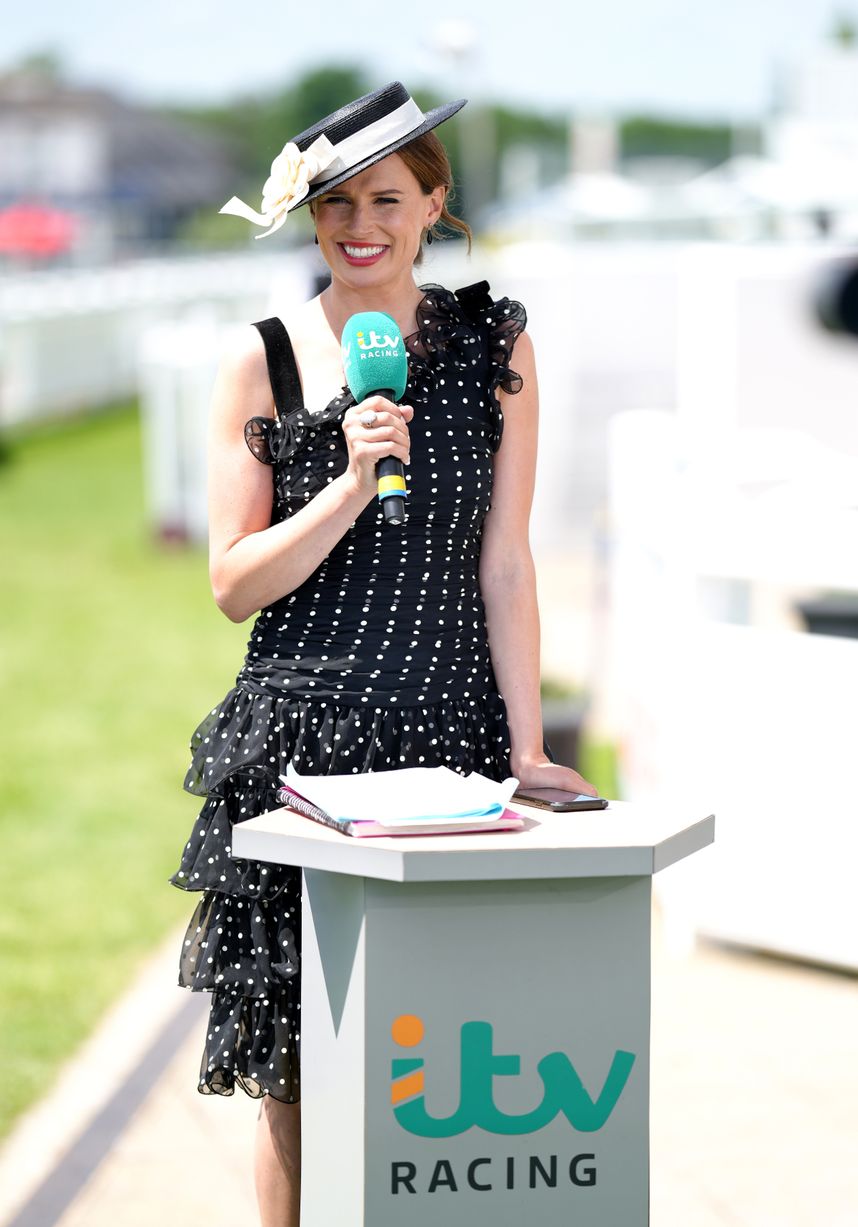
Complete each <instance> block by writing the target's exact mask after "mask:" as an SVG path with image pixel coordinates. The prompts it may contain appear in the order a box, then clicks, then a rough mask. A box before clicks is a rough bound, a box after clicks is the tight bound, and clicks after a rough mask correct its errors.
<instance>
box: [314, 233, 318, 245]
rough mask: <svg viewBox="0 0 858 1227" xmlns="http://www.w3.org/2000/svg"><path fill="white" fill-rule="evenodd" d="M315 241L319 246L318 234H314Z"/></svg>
mask: <svg viewBox="0 0 858 1227" xmlns="http://www.w3.org/2000/svg"><path fill="white" fill-rule="evenodd" d="M313 242H314V243H315V244H316V246H317V247H318V246H319V236H318V234H315V235H313Z"/></svg>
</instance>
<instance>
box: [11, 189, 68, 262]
mask: <svg viewBox="0 0 858 1227" xmlns="http://www.w3.org/2000/svg"><path fill="white" fill-rule="evenodd" d="M76 234H77V219H76V218H75V217H74V216H73V215H72V214H71V213H64V212H62V210H60V209H54V208H52V207H51V206H50V205H40V204H25V203H23V202H21V203H18V204H13V205H10V206H9V207H8V208H6V209H0V252H7V253H9V254H12V255H27V256H37V257H38V256H45V257H46V256H56V255H59V253H60V252H63V251H67V250H68V249H69V247H71V245H72V243H73V242H74V238H75V235H76Z"/></svg>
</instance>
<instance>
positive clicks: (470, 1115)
mask: <svg viewBox="0 0 858 1227" xmlns="http://www.w3.org/2000/svg"><path fill="white" fill-rule="evenodd" d="M424 1034H425V1027H424V1024H423V1020H422V1019H421V1018H418V1017H417V1016H416V1015H414V1014H401V1015H400V1016H399V1017H398V1018H396V1019H394V1022H393V1025H392V1027H391V1035H392V1038H393V1041H394V1043H395V1044H396V1045H397V1046H398V1047H399V1048H407V1049H415V1048H417V1047H418V1045H419V1044H420V1043H421V1041H422V1040H423V1037H424ZM460 1045H461V1075H460V1077H461V1089H460V1096H459V1106H458V1107H457V1108H456V1110H455V1112H453V1113H452V1114H451V1115H450V1116H441V1117H439V1116H431V1115H430V1114H429V1112H428V1111H427V1110H426V1103H425V1099H424V1090H425V1085H426V1077H427V1075H428V1076H430V1077H431V1072H429V1071H427V1070H426V1069H425V1068H424V1064H425V1063H424V1059H423V1057H419V1056H407V1057H405V1056H400V1057H394V1058H393V1060H392V1062H391V1088H390V1098H391V1104H392V1107H393V1114H394V1116H395V1117H396V1120H397V1121H398V1123H399V1124H400V1125H401V1126H402V1128H403V1129H405V1130H407V1131H408V1133H412V1134H416V1135H417V1136H418V1137H422V1138H451V1137H456V1136H457V1135H458V1134H461V1133H465V1132H466V1131H467V1130H468V1129H472V1128H474V1127H476V1128H478V1129H483V1130H485V1132H486V1133H494V1134H505V1135H507V1136H510V1135H513V1134H516V1135H518V1134H525V1133H535V1132H536V1131H537V1130H539V1129H544V1128H545V1126H546V1125H549V1124H550V1123H551V1122H552V1121H553V1120H554V1119H555V1118H556V1117H557V1116H558V1115H560V1114H561V1113H562V1115H563V1116H565V1117H566V1119H567V1121H568V1122H569V1124H570V1125H571V1126H572V1128H573V1129H576V1130H578V1132H580V1133H595V1132H596V1131H597V1130H599V1129H601V1128H602V1126H603V1125H604V1124H605V1122H606V1121H607V1120H608V1118H609V1117H610V1115H611V1113H612V1112H613V1110H614V1108H615V1107H616V1105H617V1101H618V1100H619V1098H620V1096H621V1095H622V1093H623V1090H624V1089H625V1086H626V1083H627V1082H628V1079H629V1075H630V1073H631V1070H632V1066H633V1065H634V1062H635V1054H634V1053H633V1052H624V1051H623V1050H622V1049H617V1050H616V1051H615V1052H614V1055H613V1059H612V1060H611V1065H610V1069H609V1070H608V1073H607V1076H606V1077H605V1080H604V1083H603V1084H602V1088H601V1090H600V1091H599V1093H598V1095H597V1097H596V1098H593V1096H592V1095H591V1094H590V1092H589V1091H588V1090H587V1088H586V1087H585V1086H584V1084H583V1082H582V1081H581V1078H580V1076H579V1074H578V1071H577V1070H576V1069H575V1066H574V1065H573V1064H572V1062H571V1061H570V1059H569V1057H568V1056H567V1055H566V1053H565V1052H550V1053H548V1055H547V1056H544V1057H543V1058H542V1060H541V1061H539V1063H538V1064H537V1066H536V1070H537V1073H538V1074H539V1077H540V1079H541V1080H542V1087H543V1094H542V1102H541V1103H540V1104H539V1106H538V1107H536V1108H534V1109H532V1111H529V1112H502V1111H501V1110H500V1109H499V1108H498V1107H496V1105H495V1102H494V1097H493V1093H492V1091H493V1079H494V1078H497V1077H520V1076H521V1057H519V1056H515V1055H513V1054H504V1055H501V1054H499V1053H496V1052H495V1051H494V1033H493V1028H492V1025H491V1023H487V1022H466V1023H463V1024H462V1027H461V1033H460Z"/></svg>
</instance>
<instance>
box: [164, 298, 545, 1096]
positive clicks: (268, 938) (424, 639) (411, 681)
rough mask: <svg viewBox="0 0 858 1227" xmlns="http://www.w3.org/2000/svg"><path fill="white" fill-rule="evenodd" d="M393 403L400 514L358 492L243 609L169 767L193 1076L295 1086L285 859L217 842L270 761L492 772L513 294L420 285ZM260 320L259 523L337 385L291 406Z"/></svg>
mask: <svg viewBox="0 0 858 1227" xmlns="http://www.w3.org/2000/svg"><path fill="white" fill-rule="evenodd" d="M420 290H421V292H422V293H423V295H424V297H423V299H422V301H421V303H420V305H419V306H418V310H417V324H418V328H417V331H416V332H415V333H413V334H412V335H411V336H409V337H406V338H405V346H406V350H407V352H408V360H409V379H408V386H407V388H406V391H405V395H404V396H403V403H405V404H410V405H413V406H414V410H415V413H414V421H413V425H412V427H411V464H410V466H409V467H408V468H407V470H406V479H407V483H408V487H409V498H408V502H407V518H406V521H405V523H404V525H402V526H400V527H392V526H388V525H385V524H384V522H383V519H382V515H381V511H380V507H379V504H378V500H377V499H373V501H372V502H371V503H370V504H369V505H368V506H367V507H366V508H365V509H364V511H363V512H361V514H360V515H359V516H358V518H357V520H356V521H355V523H354V524H353V525H352V526H351V528H349V530H348V531H347V532H346V533H345V535H344V536H343V537H342V538H341V539H340V541H339V542H338V543H337V545H336V546H335V547H334V548H333V550H331V552H330V554H329V555H328V556H327V558H325V559H324V561H323V562H322V563H321V565H320V566H319V567H318V568H317V569H316V571H315V572H314V573H313V574H312V575H310V576H309V578H308V579H306V580H305V581H304V583H302V584H301V585H300V587H298V588H296V589H295V590H294V591H293V592H290V593H289V594H288V595H287V596H285V597H282V598H281V599H279V600H277V601H275V602H274V603H273V604H272V605H269V606H268V607H266V608H265V609H263V610H262V611H261V612H260V613H259V615H258V616H257V618H256V621H255V624H254V627H253V631H252V633H251V636H250V641H249V644H248V647H247V655H246V657H245V660H244V664H243V665H242V667H241V669H240V671H239V673H238V676H237V678H236V680H235V685H234V686H233V688H232V689H231V690H230V691H229V692H228V693H227V695H226V696H225V698H224V699H223V701H222V702H221V703H219V704H218V705H217V707H215V708H213V709H212V711H211V712H210V713H209V714H208V716H206V718H205V719H204V720H203V721H202V723H201V724H200V725H199V727H198V728H197V729H196V731H195V732H194V734H193V737H192V740H191V751H192V761H191V766H190V768H189V770H188V773H187V776H186V778H185V781H184V787H185V789H186V790H187V791H188V792H191V793H194V794H196V795H198V796H201V797H204V798H205V802H204V804H203V807H202V810H201V811H200V814H199V817H198V818H197V820H196V822H195V823H194V828H193V831H192V832H191V836H190V839H189V840H188V842H187V844H186V846H185V849H184V852H183V854H182V857H181V864H180V866H179V868H178V869H177V870H176V872H175V873H174V874H173V876H172V877H171V878H170V879H169V881H170V882H171V883H172V884H173V885H174V886H177V887H179V888H180V889H182V890H187V891H198V892H201V896H200V899H199V902H198V903H197V906H196V908H195V910H194V912H193V915H192V917H191V920H190V923H189V925H188V928H187V932H186V934H185V938H184V944H183V947H182V951H181V956H180V962H179V981H178V982H179V984H180V985H181V986H182V987H186V988H189V989H191V990H192V991H208V992H210V993H211V1010H210V1018H209V1026H208V1033H207V1037H206V1041H205V1045H204V1050H203V1057H202V1063H201V1066H200V1078H199V1083H198V1089H199V1091H200V1092H201V1093H202V1094H219V1095H231V1094H232V1093H233V1091H234V1088H235V1086H236V1084H237V1085H238V1086H239V1087H240V1088H241V1089H242V1090H243V1091H245V1092H246V1093H247V1094H249V1095H251V1096H252V1097H254V1098H258V1097H260V1096H262V1095H265V1094H271V1095H273V1096H274V1097H275V1098H277V1099H280V1100H283V1101H285V1102H289V1103H294V1102H297V1101H298V1100H299V1098H300V1075H299V1063H300V1032H301V994H300V957H301V953H300V952H301V871H300V869H299V868H297V867H293V866H286V865H273V864H271V865H266V864H263V863H260V862H257V861H250V860H242V859H238V858H235V859H234V858H232V857H231V856H230V842H231V838H230V833H231V830H232V827H233V825H234V824H235V823H237V822H241V821H243V820H244V819H246V818H250V817H252V816H253V815H255V814H259V813H261V812H263V811H264V810H267V809H271V808H273V807H274V806H276V804H277V802H276V799H275V789H276V787H277V785H278V776H279V774H281V773H283V772H285V769H286V765H287V763H288V762H292V763H293V764H294V766H295V767H296V768H297V769H298V770H299V771H302V772H307V773H312V774H322V773H331V774H347V773H349V772H363V771H385V770H389V769H392V768H397V767H419V766H426V767H433V766H438V765H447V766H449V767H451V768H453V769H455V770H458V771H461V772H463V773H467V772H470V771H479V772H482V773H483V774H485V775H488V776H490V777H492V778H496V779H503V778H505V777H506V776H508V775H509V773H510V772H509V730H508V727H507V720H506V710H505V707H504V703H503V699H502V698H501V696H500V695H499V694H498V691H497V687H496V683H495V679H494V675H493V672H492V665H491V659H490V656H489V645H488V637H487V633H486V624H485V611H484V608H483V602H482V598H481V596H480V591H479V580H478V567H479V557H480V542H481V534H482V525H483V520H484V517H485V515H486V512H487V511H488V509H489V505H490V501H491V492H492V453H493V452H494V451H496V450H497V448H498V446H499V445H500V441H501V434H502V430H503V417H502V413H501V409H500V404H499V402H498V399H497V389H498V388H503V389H504V390H505V391H507V392H513V393H514V392H518V391H520V389H521V386H522V381H521V378H520V376H519V375H517V374H516V373H515V372H514V371H513V370H511V369H510V367H509V358H510V356H511V353H512V349H513V346H514V344H515V340H516V338H517V337H518V336H519V334H520V333H521V332H522V330H523V329H524V327H525V324H526V315H525V311H524V308H523V307H522V305H521V304H520V303H518V302H515V301H511V300H510V299H508V298H502V299H499V300H498V301H494V300H493V299H492V298H491V295H490V293H489V287H488V283H487V282H479V283H477V284H476V285H473V286H467V287H465V288H464V289H462V290H459V291H457V292H456V293H455V294H454V293H451V292H450V291H449V290H446V289H444V288H443V287H441V286H439V285H434V284H430V285H424V286H421V287H420ZM256 327H257V328H259V330H260V333H261V335H262V337H263V340H264V343H265V349H266V356H267V361H268V370H269V375H270V378H271V385H272V391H273V394H274V402H275V407H276V409H277V417H276V418H275V419H269V418H265V417H256V418H252V419H251V420H250V421H249V422H248V423H247V425H246V427H245V438H246V440H247V443H248V446H249V447H250V449H251V451H252V452H253V454H254V455H255V456H256V457H257V459H258V460H260V461H261V462H262V463H264V464H268V465H271V466H272V474H273V484H274V500H273V507H272V517H271V518H272V523H276V522H278V521H280V520H284V519H286V518H288V517H289V516H290V515H293V514H295V513H296V512H298V511H300V509H301V508H302V507H303V506H304V505H305V504H306V503H307V502H308V501H309V500H310V499H312V498H313V497H314V495H315V494H317V493H318V492H319V490H321V489H322V488H323V487H324V486H325V485H326V484H327V483H329V482H330V481H332V480H333V479H334V478H335V477H337V476H338V475H340V474H341V473H343V472H344V471H345V469H346V467H347V463H348V452H347V448H346V442H345V436H344V434H343V431H342V419H343V415H344V414H345V412H346V410H347V409H348V408H349V407H350V406H352V405H353V404H354V403H355V402H354V398H353V397H352V395H351V393H350V392H349V391H348V388H343V390H342V392H341V393H340V394H339V395H338V396H336V397H335V398H334V400H333V401H331V403H330V404H329V405H328V406H327V407H326V408H325V409H324V410H322V411H321V412H311V411H310V410H308V409H307V408H306V407H305V406H304V404H303V399H302V394H301V384H300V379H299V376H298V371H297V367H296V364H295V359H294V356H293V353H292V347H291V343H290V341H289V337H288V334H287V332H286V329H285V328H284V326H283V324H282V323H281V321H280V320H279V319H277V318H276V317H275V318H272V319H267V320H262V321H259V322H258V323H257V324H256Z"/></svg>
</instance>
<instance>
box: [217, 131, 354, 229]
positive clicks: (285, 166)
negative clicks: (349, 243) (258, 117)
mask: <svg viewBox="0 0 858 1227" xmlns="http://www.w3.org/2000/svg"><path fill="white" fill-rule="evenodd" d="M336 158H337V152H336V150H335V149H334V146H333V145H332V144H331V142H330V141H329V140H328V138H327V137H326V136H320V137H317V138H316V140H315V141H313V143H312V145H310V147H309V148H308V149H305V150H304V151H303V152H302V151H301V150H300V149H299V148H298V146H297V145H295V144H294V143H293V142H292V141H289V142H288V144H286V145H284V146H283V149H282V150H281V151H280V153H278V155H277V157H276V158H275V159H274V161H273V162H272V163H271V174H270V175H269V176H268V178H267V179H266V180H265V186H264V187H263V189H262V211H261V212H260V213H257V211H256V210H255V209H251V208H250V206H249V205H246V204H245V203H244V201H243V200H239V198H238V197H237V196H233V197H232V199H231V200H229V201H227V203H226V204H225V205H224V206H223V208H222V209H220V210H218V211H219V212H220V213H232V214H234V215H235V216H236V217H243V218H245V220H246V221H249V222H253V223H254V224H255V225H257V226H267V227H268V229H267V230H266V231H265V233H264V234H257V235H256V236H255V237H256V238H257V239H264V238H267V237H268V235H269V234H274V232H275V230H279V229H280V227H281V226H282V225H283V223H284V222H285V221H286V215H287V214H288V213H289V211H290V210H291V209H294V208H295V206H296V205H298V204H300V203H301V201H302V200H303V199H304V197H305V196H306V195H307V193H308V192H309V190H310V184H311V183H312V181H313V179H314V178H315V177H316V175H318V174H320V173H321V172H322V171H323V170H327V168H328V167H329V166H330V165H331V163H332V162H334V161H335V160H336Z"/></svg>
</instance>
